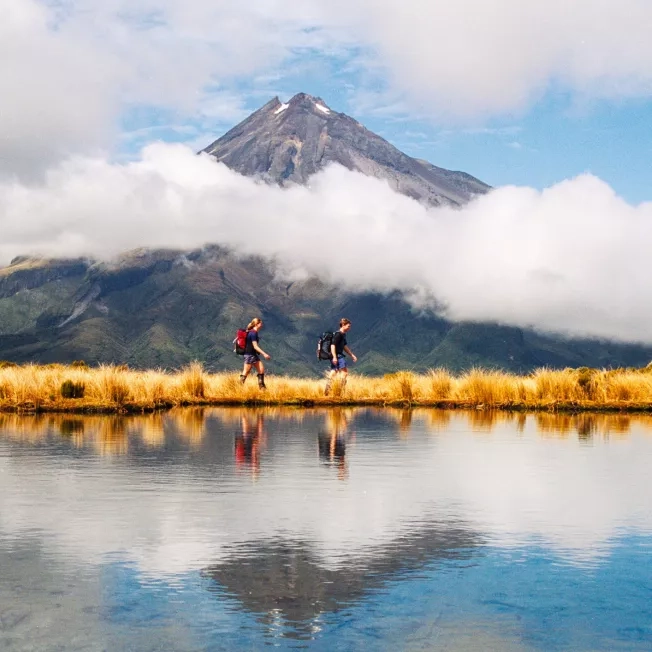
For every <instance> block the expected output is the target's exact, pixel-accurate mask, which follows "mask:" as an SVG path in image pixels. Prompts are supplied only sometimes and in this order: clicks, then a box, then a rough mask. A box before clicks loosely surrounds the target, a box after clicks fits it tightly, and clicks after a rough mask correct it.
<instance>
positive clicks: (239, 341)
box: [233, 328, 247, 355]
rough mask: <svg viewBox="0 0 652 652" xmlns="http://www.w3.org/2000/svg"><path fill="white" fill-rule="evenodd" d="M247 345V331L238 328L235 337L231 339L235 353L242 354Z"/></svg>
mask: <svg viewBox="0 0 652 652" xmlns="http://www.w3.org/2000/svg"><path fill="white" fill-rule="evenodd" d="M246 346H247V331H246V330H244V328H238V330H237V332H236V334H235V339H234V340H233V351H234V352H235V354H236V355H244V353H245V348H246Z"/></svg>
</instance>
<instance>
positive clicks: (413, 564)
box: [203, 523, 482, 638]
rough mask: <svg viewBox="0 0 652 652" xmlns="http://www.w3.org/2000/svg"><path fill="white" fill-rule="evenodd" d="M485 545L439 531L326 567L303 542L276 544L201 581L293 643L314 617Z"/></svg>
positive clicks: (243, 554)
mask: <svg viewBox="0 0 652 652" xmlns="http://www.w3.org/2000/svg"><path fill="white" fill-rule="evenodd" d="M481 543H482V539H481V537H480V535H479V534H478V533H476V532H473V531H471V530H470V529H469V528H465V527H463V525H461V524H448V523H436V524H431V525H428V526H427V527H426V529H424V530H421V531H418V532H411V533H407V534H406V535H405V536H402V537H400V538H398V539H396V540H395V541H393V542H392V543H391V544H387V545H382V546H379V547H370V549H369V554H368V555H365V556H364V557H362V558H358V559H353V560H350V561H348V560H342V559H341V558H338V560H337V561H338V562H339V563H338V564H337V568H334V569H331V568H328V567H326V566H325V565H324V564H323V562H322V561H320V558H319V557H318V556H317V555H316V554H315V553H314V552H313V551H312V549H311V546H310V544H309V543H307V542H306V541H292V540H284V539H274V540H270V541H257V542H254V543H250V544H243V545H241V546H238V548H237V550H236V551H234V552H233V553H232V554H231V555H228V556H227V557H226V558H225V560H224V561H223V562H221V563H219V564H215V565H213V566H210V567H208V568H206V569H205V570H204V571H203V574H204V575H205V576H206V577H210V578H211V579H212V580H214V581H215V584H213V585H211V587H210V590H212V591H215V592H216V593H226V594H227V595H230V596H232V597H234V598H236V599H237V600H238V601H239V602H240V603H241V605H242V607H243V609H245V610H246V611H249V612H251V613H255V614H260V618H261V620H262V621H263V622H265V623H267V624H269V625H270V626H271V625H278V624H279V621H280V622H281V623H282V624H283V625H284V626H285V628H286V629H287V631H286V632H285V633H284V634H285V635H286V636H289V637H291V638H309V637H310V636H311V634H312V633H313V632H314V631H315V627H316V626H317V621H318V619H319V616H320V615H322V614H324V613H329V612H330V613H335V612H338V611H340V610H342V609H344V608H346V607H348V606H350V605H351V604H352V603H354V602H355V601H357V600H359V599H360V598H362V597H364V596H365V595H366V594H368V593H369V592H370V591H371V590H373V589H376V588H379V587H381V586H382V585H383V584H385V583H386V582H388V581H390V580H392V579H396V578H398V577H400V576H401V575H403V574H405V573H409V572H411V571H415V570H417V569H419V568H422V567H424V566H426V565H427V564H430V563H433V562H436V561H438V560H450V559H469V558H470V557H471V556H472V554H473V551H474V550H477V549H478V547H479V546H480V545H481Z"/></svg>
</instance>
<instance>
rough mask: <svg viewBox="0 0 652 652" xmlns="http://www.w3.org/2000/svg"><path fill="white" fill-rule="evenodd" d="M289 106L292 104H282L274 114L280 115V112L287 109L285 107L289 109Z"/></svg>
mask: <svg viewBox="0 0 652 652" xmlns="http://www.w3.org/2000/svg"><path fill="white" fill-rule="evenodd" d="M288 106H290V105H289V104H281V106H279V107H278V109H276V111H274V115H278V114H279V113H283V111H285V109H287V108H288Z"/></svg>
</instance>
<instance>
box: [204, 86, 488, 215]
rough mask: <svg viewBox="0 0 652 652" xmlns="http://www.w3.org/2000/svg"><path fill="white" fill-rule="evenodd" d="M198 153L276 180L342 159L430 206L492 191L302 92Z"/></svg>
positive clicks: (302, 179)
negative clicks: (409, 153) (412, 153)
mask: <svg viewBox="0 0 652 652" xmlns="http://www.w3.org/2000/svg"><path fill="white" fill-rule="evenodd" d="M203 151H204V152H206V153H208V154H210V155H211V156H214V157H215V158H216V159H217V160H218V161H222V162H223V163H225V164H226V165H228V166H229V167H230V168H231V169H233V170H236V171H237V172H240V173H241V174H244V175H247V176H258V177H261V178H263V179H266V180H268V181H270V182H273V183H278V184H281V185H287V184H290V183H298V184H305V183H306V182H307V181H308V179H309V178H310V176H311V175H312V174H314V173H315V172H318V171H319V170H321V169H322V168H323V167H325V166H326V165H328V164H329V163H339V164H340V165H343V166H344V167H346V168H348V169H350V170H357V171H358V172H362V173H363V174H366V175H368V176H373V177H377V178H379V179H385V180H386V181H388V182H389V184H390V186H391V187H392V188H393V189H394V190H396V191H398V192H401V193H403V194H405V195H408V196H409V197H413V198H414V199H417V200H420V201H423V202H426V203H428V204H430V205H434V206H439V205H442V204H446V205H455V206H457V205H461V204H464V203H466V202H467V201H469V199H471V198H472V197H473V196H475V195H478V194H482V193H485V192H487V191H488V190H490V187H489V186H488V185H487V184H485V183H483V182H482V181H479V180H478V179H476V178H474V177H472V176H471V175H469V174H466V173H464V172H453V171H451V170H445V169H443V168H438V167H436V166H434V165H432V164H431V163H428V162H427V161H421V160H418V159H414V158H411V157H410V156H407V155H406V154H404V153H403V152H401V151H399V150H398V149H396V147H394V146H393V145H391V144H390V143H388V142H387V141H386V140H384V139H383V138H381V137H380V136H378V135H376V134H374V133H372V132H371V131H369V130H368V129H365V127H363V126H362V125H361V124H360V123H359V122H357V121H356V120H354V119H353V118H350V117H349V116H347V115H345V114H344V113H337V112H336V111H334V110H332V109H330V108H329V107H327V106H326V104H325V103H324V101H323V100H321V99H320V98H318V97H312V96H311V95H306V94H305V93H299V94H298V95H295V96H294V97H293V98H292V99H291V100H289V102H287V103H286V104H282V103H281V102H280V100H279V99H278V98H277V97H276V98H274V99H273V100H271V101H270V102H268V103H267V104H265V106H263V107H262V108H260V109H258V111H256V112H255V113H252V114H251V115H250V116H249V117H248V118H247V119H246V120H244V121H243V122H241V123H240V124H239V125H237V126H235V127H233V129H231V130H230V131H229V132H227V133H226V134H224V136H222V137H221V138H219V139H218V140H216V141H215V142H214V143H212V144H211V145H209V146H208V147H206V148H205V149H204V150H203Z"/></svg>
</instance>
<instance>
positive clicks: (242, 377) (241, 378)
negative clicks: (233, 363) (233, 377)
mask: <svg viewBox="0 0 652 652" xmlns="http://www.w3.org/2000/svg"><path fill="white" fill-rule="evenodd" d="M245 380H247V377H246V376H245V375H244V374H240V382H241V383H242V384H243V385H244V384H245Z"/></svg>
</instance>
